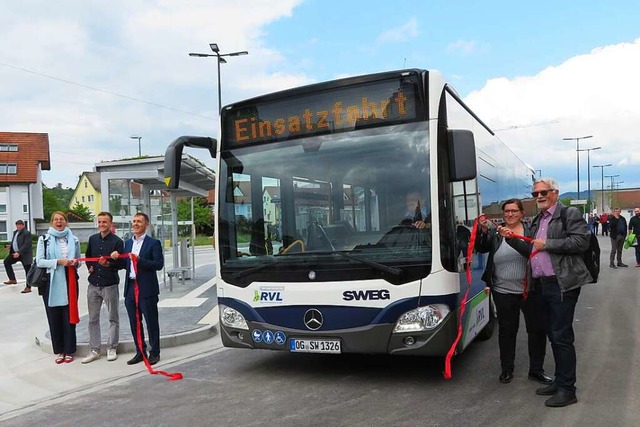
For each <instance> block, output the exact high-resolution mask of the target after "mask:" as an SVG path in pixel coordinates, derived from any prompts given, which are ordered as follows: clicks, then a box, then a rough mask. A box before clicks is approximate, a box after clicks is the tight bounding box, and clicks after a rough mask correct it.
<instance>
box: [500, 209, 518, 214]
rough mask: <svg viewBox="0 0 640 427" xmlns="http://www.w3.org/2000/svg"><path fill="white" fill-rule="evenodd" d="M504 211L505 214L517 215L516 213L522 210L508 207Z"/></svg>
mask: <svg viewBox="0 0 640 427" xmlns="http://www.w3.org/2000/svg"><path fill="white" fill-rule="evenodd" d="M502 212H504V214H505V215H515V214H517V213H519V212H520V211H519V210H518V209H506V210H504V211H502Z"/></svg>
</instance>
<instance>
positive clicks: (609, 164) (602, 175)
mask: <svg viewBox="0 0 640 427" xmlns="http://www.w3.org/2000/svg"><path fill="white" fill-rule="evenodd" d="M609 166H611V163H607V164H606V165H594V166H593V167H594V168H600V190H601V191H602V193H601V194H600V195H601V196H602V197H601V200H602V204H601V205H600V209H601V210H602V212H604V168H608V167H609Z"/></svg>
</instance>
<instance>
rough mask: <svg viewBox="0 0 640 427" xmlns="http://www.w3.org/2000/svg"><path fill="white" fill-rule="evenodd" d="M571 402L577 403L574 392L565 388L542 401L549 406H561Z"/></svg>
mask: <svg viewBox="0 0 640 427" xmlns="http://www.w3.org/2000/svg"><path fill="white" fill-rule="evenodd" d="M573 403H578V399H577V398H576V394H575V393H571V392H568V391H565V390H558V391H557V392H556V394H554V395H553V397H550V398H549V399H547V400H546V402H544V404H545V405H546V406H549V407H551V408H562V407H564V406H569V405H571V404H573Z"/></svg>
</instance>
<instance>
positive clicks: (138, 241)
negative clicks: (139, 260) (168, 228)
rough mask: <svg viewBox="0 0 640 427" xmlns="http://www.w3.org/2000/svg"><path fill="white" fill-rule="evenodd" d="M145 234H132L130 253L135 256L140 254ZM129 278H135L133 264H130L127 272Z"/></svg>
mask: <svg viewBox="0 0 640 427" xmlns="http://www.w3.org/2000/svg"><path fill="white" fill-rule="evenodd" d="M145 236H146V234H143V235H142V236H140V237H137V236H133V245H132V246H131V253H132V254H134V255H135V256H138V255H140V249H142V244H143V243H144V238H145ZM129 278H131V279H135V278H136V272H135V271H134V270H133V264H132V265H131V271H130V272H129Z"/></svg>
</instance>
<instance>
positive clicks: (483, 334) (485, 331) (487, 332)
mask: <svg viewBox="0 0 640 427" xmlns="http://www.w3.org/2000/svg"><path fill="white" fill-rule="evenodd" d="M497 321H498V317H497V316H496V308H495V305H494V303H493V298H490V299H489V323H487V324H486V325H485V327H484V328H482V330H481V331H480V333H479V334H478V339H479V340H480V341H486V340H488V339H489V338H491V336H492V335H493V329H494V328H495V326H496V323H497Z"/></svg>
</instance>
